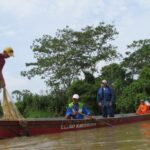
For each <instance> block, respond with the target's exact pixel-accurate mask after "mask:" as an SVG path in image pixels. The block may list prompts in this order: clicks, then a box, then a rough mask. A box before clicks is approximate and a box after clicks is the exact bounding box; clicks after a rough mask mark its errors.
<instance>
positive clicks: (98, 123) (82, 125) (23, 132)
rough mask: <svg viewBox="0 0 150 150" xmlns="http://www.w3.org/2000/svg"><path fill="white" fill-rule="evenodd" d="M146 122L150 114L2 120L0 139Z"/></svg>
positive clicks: (0, 121) (149, 118) (0, 123)
mask: <svg viewBox="0 0 150 150" xmlns="http://www.w3.org/2000/svg"><path fill="white" fill-rule="evenodd" d="M146 120H150V114H147V115H136V114H123V115H116V116H115V117H114V118H102V117H100V116H95V118H94V119H92V120H65V119H63V118H61V119H60V118H56V119H26V120H24V121H6V120H0V138H1V139H3V138H12V137H20V136H36V135H42V134H51V133H59V132H64V131H76V130H84V129H92V128H100V127H112V126H115V125H121V124H129V123H136V122H140V121H146Z"/></svg>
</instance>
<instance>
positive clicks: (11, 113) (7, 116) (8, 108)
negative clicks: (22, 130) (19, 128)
mask: <svg viewBox="0 0 150 150" xmlns="http://www.w3.org/2000/svg"><path fill="white" fill-rule="evenodd" d="M2 109H3V119H4V120H24V118H23V116H22V115H21V113H20V112H19V110H18V109H17V107H16V105H15V104H14V103H13V102H12V101H11V99H10V96H9V94H8V91H7V90H6V88H4V89H3V102H2Z"/></svg>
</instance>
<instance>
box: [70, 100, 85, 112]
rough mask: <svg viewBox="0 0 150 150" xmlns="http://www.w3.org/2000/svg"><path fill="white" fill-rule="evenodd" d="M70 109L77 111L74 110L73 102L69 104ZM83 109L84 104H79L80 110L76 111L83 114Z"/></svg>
mask: <svg viewBox="0 0 150 150" xmlns="http://www.w3.org/2000/svg"><path fill="white" fill-rule="evenodd" d="M69 108H70V109H71V110H72V111H75V110H74V104H73V102H72V103H70V104H69ZM82 108H83V103H81V102H79V103H78V110H76V111H78V112H79V113H82Z"/></svg>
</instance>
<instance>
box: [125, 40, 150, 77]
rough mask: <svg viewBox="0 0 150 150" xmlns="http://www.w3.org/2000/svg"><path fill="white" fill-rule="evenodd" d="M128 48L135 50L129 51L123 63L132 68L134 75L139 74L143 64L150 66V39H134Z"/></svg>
mask: <svg viewBox="0 0 150 150" xmlns="http://www.w3.org/2000/svg"><path fill="white" fill-rule="evenodd" d="M128 48H129V49H131V50H134V52H133V53H130V52H127V55H128V56H127V57H125V58H124V61H123V62H122V65H123V66H124V67H126V68H128V69H130V72H131V73H132V76H133V77H134V75H136V74H139V71H140V70H141V69H142V68H143V66H147V67H150V39H146V40H139V41H133V43H132V44H130V45H129V46H128Z"/></svg>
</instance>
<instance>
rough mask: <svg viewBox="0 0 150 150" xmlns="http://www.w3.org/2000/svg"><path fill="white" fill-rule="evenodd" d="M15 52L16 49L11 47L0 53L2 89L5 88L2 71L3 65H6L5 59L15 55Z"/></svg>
mask: <svg viewBox="0 0 150 150" xmlns="http://www.w3.org/2000/svg"><path fill="white" fill-rule="evenodd" d="M13 53H14V51H13V49H12V48H11V47H7V48H5V49H4V50H3V52H2V53H0V89H1V88H5V80H4V77H3V73H2V70H3V67H4V65H5V59H6V58H9V57H11V56H13Z"/></svg>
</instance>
